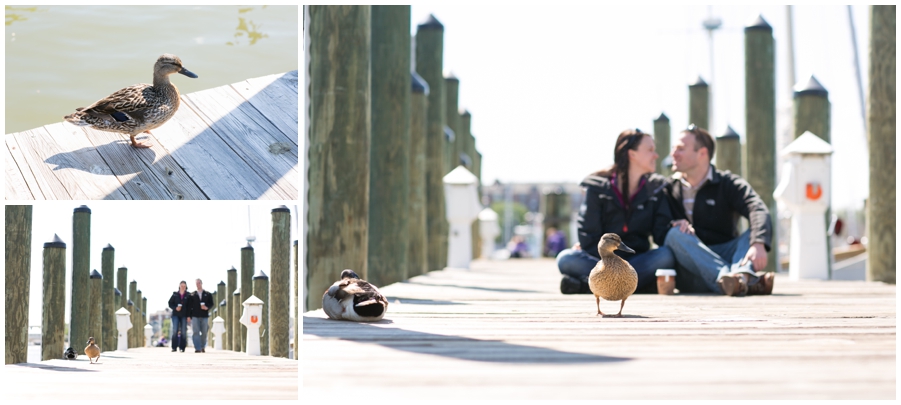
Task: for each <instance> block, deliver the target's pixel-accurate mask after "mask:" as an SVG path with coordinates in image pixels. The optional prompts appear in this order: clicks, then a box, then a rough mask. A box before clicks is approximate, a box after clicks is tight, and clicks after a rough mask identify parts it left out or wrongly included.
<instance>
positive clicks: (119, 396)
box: [3, 347, 298, 401]
mask: <svg viewBox="0 0 901 405" xmlns="http://www.w3.org/2000/svg"><path fill="white" fill-rule="evenodd" d="M188 349H189V350H187V351H186V352H184V353H181V352H175V353H172V352H171V351H170V349H169V348H168V347H144V348H135V349H128V351H126V352H116V351H113V352H104V353H101V355H100V361H99V364H89V362H88V359H87V357H85V356H84V355H83V353H80V352H79V353H80V355H79V356H78V359H76V360H48V361H42V362H37V363H22V364H14V365H7V366H5V368H4V371H5V373H4V376H3V378H4V387H5V389H4V392H3V398H4V399H14V400H33V399H37V400H83V401H84V400H91V401H93V400H104V399H110V400H127V401H134V400H154V399H158V400H167V399H172V398H181V399H183V400H186V401H190V400H191V399H195V398H201V397H202V398H203V399H204V400H210V399H252V400H264V399H292V400H297V399H298V397H297V387H298V384H297V363H298V362H297V360H291V359H284V358H277V357H269V356H247V355H246V354H243V353H236V352H232V351H226V350H222V351H217V350H212V349H207V352H206V353H194V351H193V350H190V349H191V348H188ZM60 355H62V353H60Z"/></svg>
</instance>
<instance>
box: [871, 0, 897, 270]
mask: <svg viewBox="0 0 901 405" xmlns="http://www.w3.org/2000/svg"><path fill="white" fill-rule="evenodd" d="M895 52H896V51H895V6H894V5H888V6H870V58H869V59H870V68H869V84H868V85H867V88H868V91H867V94H868V95H867V131H868V133H867V137H868V139H869V144H870V196H869V199H868V200H867V240H868V241H869V242H867V243H868V244H867V251H868V252H869V253H868V255H869V256H868V258H867V280H868V281H883V282H886V283H891V284H895V280H896V274H895V263H896V261H895V260H896V259H895V249H897V246H896V244H895V240H896V239H895V238H896V235H895V223H896V222H895V221H896V217H895V215H896V212H895V209H896V207H895V201H896V199H895V198H896V194H895V168H896V166H895V145H896V143H895V142H896V141H895V125H896V124H895V117H896V115H895V114H896V113H897V112H896V110H895V108H896V104H895V97H896V96H895V63H896V62H895V55H896V53H895Z"/></svg>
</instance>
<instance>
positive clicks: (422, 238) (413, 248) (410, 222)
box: [407, 72, 430, 277]
mask: <svg viewBox="0 0 901 405" xmlns="http://www.w3.org/2000/svg"><path fill="white" fill-rule="evenodd" d="M410 76H411V83H410V91H411V92H412V94H411V96H410V188H409V192H410V194H409V197H408V199H409V207H410V215H409V216H408V217H407V229H408V231H407V233H408V234H409V238H408V241H409V245H408V247H407V252H408V256H407V263H408V265H409V270H408V272H407V276H408V277H413V276H418V275H420V274H425V273H426V272H428V271H429V262H428V257H429V255H430V253H429V251H428V246H429V244H428V231H427V229H426V174H425V173H426V153H425V148H426V134H427V133H428V128H429V127H428V115H427V113H428V102H429V100H428V96H429V84H428V83H426V82H425V79H423V78H422V77H420V76H419V75H418V74H417V73H416V72H412V73H411V74H410Z"/></svg>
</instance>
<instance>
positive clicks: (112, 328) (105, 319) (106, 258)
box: [97, 244, 119, 351]
mask: <svg viewBox="0 0 901 405" xmlns="http://www.w3.org/2000/svg"><path fill="white" fill-rule="evenodd" d="M115 257H116V249H115V248H113V245H110V244H107V245H106V247H104V248H103V252H102V253H101V254H100V271H101V275H102V276H103V286H102V288H101V292H100V297H101V298H100V300H101V303H100V305H101V308H100V313H101V315H100V317H101V329H103V331H102V332H101V333H100V336H101V337H102V339H101V341H102V342H103V346H101V345H100V343H97V346H99V347H100V350H101V351H104V350H116V344H115V343H116V310H117V309H119V308H114V307H115V296H116V294H115V292H114V290H115V288H116V287H115V284H116V280H115V274H116V269H115V267H113V264H114V263H115Z"/></svg>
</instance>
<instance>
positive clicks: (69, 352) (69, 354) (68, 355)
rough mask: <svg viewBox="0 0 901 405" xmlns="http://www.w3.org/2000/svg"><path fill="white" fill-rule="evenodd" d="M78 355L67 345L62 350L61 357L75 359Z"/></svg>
mask: <svg viewBox="0 0 901 405" xmlns="http://www.w3.org/2000/svg"><path fill="white" fill-rule="evenodd" d="M77 357H78V354H77V353H75V349H73V348H71V347H67V348H66V350H63V358H64V359H66V360H75V359H76V358H77Z"/></svg>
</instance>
